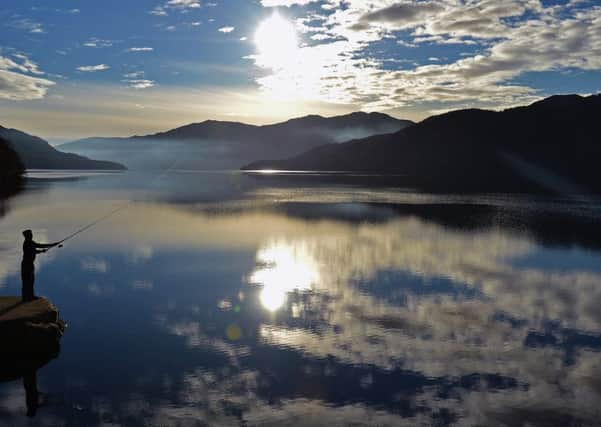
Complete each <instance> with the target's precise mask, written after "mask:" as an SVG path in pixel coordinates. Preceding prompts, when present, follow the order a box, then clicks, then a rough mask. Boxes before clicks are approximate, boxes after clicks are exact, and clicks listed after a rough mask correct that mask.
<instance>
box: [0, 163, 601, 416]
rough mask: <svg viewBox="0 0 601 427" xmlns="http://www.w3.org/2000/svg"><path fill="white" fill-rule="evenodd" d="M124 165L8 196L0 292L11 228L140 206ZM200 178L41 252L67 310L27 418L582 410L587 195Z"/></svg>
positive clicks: (10, 287) (9, 398) (600, 375)
mask: <svg viewBox="0 0 601 427" xmlns="http://www.w3.org/2000/svg"><path fill="white" fill-rule="evenodd" d="M134 178H135V177H134ZM134 178H131V177H130V178H127V177H125V178H119V177H115V176H109V177H106V176H98V177H88V178H87V179H85V180H80V181H53V182H52V183H51V184H48V185H47V186H43V185H42V186H41V187H40V185H39V184H36V188H35V189H33V190H32V189H31V188H30V189H29V190H26V191H25V192H24V193H23V194H21V195H20V196H18V197H16V198H14V199H12V200H11V202H10V205H11V207H10V209H9V210H8V211H7V214H6V216H5V217H4V218H2V220H1V222H0V238H1V241H2V244H1V249H0V250H1V251H2V252H1V253H2V256H1V257H0V283H2V284H3V285H0V286H3V287H1V288H0V292H2V294H14V293H15V292H16V290H17V289H19V286H20V283H19V278H18V262H19V253H18V245H19V235H18V233H19V232H20V230H21V229H22V228H25V227H24V226H25V225H26V224H27V225H28V226H30V227H31V228H33V229H34V231H35V232H36V234H37V233H38V232H39V233H41V235H42V236H43V237H48V239H54V238H58V237H60V236H62V235H67V234H69V232H70V231H72V230H73V229H76V228H77V227H79V226H81V225H82V223H85V222H86V220H88V219H90V218H94V217H97V216H98V213H99V212H100V213H102V212H105V211H107V210H110V209H109V208H108V207H110V206H111V205H112V203H121V202H122V201H123V200H125V199H131V198H136V200H138V199H137V198H138V197H140V190H139V188H137V187H136V183H137V181H136V180H135V179H134ZM122 179H130V181H128V185H127V186H118V185H117V183H120V182H122V181H120V180H122ZM203 182H205V177H204V176H203V175H201V174H174V176H170V177H166V178H164V181H163V182H161V185H160V186H159V188H160V190H156V191H147V192H146V193H144V196H143V197H141V198H140V199H139V201H137V202H135V203H133V204H132V206H131V208H129V209H127V210H125V211H122V212H120V213H119V215H116V216H114V217H112V218H111V219H110V220H108V221H106V222H105V223H103V224H102V226H99V227H96V228H93V229H91V230H90V231H89V233H86V234H82V235H81V236H79V237H78V239H74V240H73V241H72V243H71V244H69V245H67V246H65V248H63V249H61V250H60V251H57V252H55V253H54V254H52V255H51V258H48V259H45V260H44V261H43V262H44V263H43V264H42V265H41V266H39V275H38V282H37V283H36V286H38V288H37V289H38V292H39V293H40V294H43V295H48V296H51V298H52V300H53V301H55V302H56V303H57V305H59V306H60V307H61V312H62V314H63V315H64V316H65V318H68V319H70V321H71V323H70V327H69V333H68V334H66V335H65V337H64V339H63V342H62V350H61V354H60V356H59V358H58V359H56V360H54V361H53V363H52V364H50V365H48V366H46V367H44V368H42V369H40V370H39V372H38V377H39V378H38V383H39V384H40V387H41V388H43V390H45V391H47V393H48V395H49V399H48V400H49V402H51V404H49V405H46V406H45V407H44V408H42V409H40V410H39V411H38V414H37V419H38V420H39V422H40V423H45V424H47V425H81V424H85V425H100V424H111V423H112V424H125V425H148V424H150V425H160V424H176V423H180V424H181V425H196V424H215V425H240V424H246V425H283V424H288V425H328V426H331V425H341V426H342V425H348V424H349V423H355V424H357V425H395V426H397V425H411V426H413V425H422V424H423V425H430V424H438V425H465V426H471V425H524V424H529V425H540V426H549V425H558V426H559V425H562V426H563V425H596V424H597V423H598V420H599V419H600V416H601V413H600V411H601V410H600V409H599V408H601V405H600V404H601V368H600V366H599V350H600V349H601V311H600V310H599V307H600V306H601V262H600V261H601V252H600V251H601V239H597V238H596V237H597V234H598V233H599V231H598V230H599V229H600V228H599V222H600V218H601V215H600V214H599V213H600V212H601V209H600V207H601V204H599V203H598V202H597V201H591V200H581V201H574V200H568V201H561V200H557V199H553V198H539V199H538V200H537V201H529V200H527V199H524V198H521V197H517V196H509V195H507V196H473V197H457V196H433V195H423V194H413V193H410V192H400V191H399V190H395V189H390V190H389V189H379V190H378V189H369V188H366V187H360V186H351V187H349V186H343V185H335V184H328V185H327V186H318V185H315V186H306V187H303V188H300V189H299V188H288V187H287V185H278V184H277V181H268V182H265V181H263V180H261V181H260V182H258V183H257V182H255V181H253V180H252V178H251V177H239V176H230V175H227V174H224V175H223V176H219V177H216V176H215V175H211V176H209V177H207V178H206V182H210V184H206V185H204V184H202V183H203ZM272 182H275V184H274V185H271V183H272ZM184 183H194V184H195V185H196V187H194V185H183V184H184ZM267 184H270V185H267ZM208 187H210V188H208ZM173 188H181V193H178V195H177V197H174V196H173V194H174V193H173V191H172V189H173ZM194 192H197V193H194ZM40 206H43V208H44V217H43V218H40ZM107 206H108V207H107ZM44 233H45V234H46V235H44ZM21 387H22V386H21V384H17V383H14V384H11V383H7V384H5V385H0V423H2V424H7V425H21V424H23V425H25V424H26V423H27V419H26V418H25V417H24V415H23V414H24V413H25V411H24V409H23V407H22V406H23V399H22V396H21V395H22V391H21ZM52 402H55V403H54V404H52ZM57 402H60V403H57Z"/></svg>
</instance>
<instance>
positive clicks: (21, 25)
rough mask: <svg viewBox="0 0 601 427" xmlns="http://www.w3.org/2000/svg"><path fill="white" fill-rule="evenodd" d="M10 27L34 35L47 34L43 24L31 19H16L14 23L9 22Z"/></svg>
mask: <svg viewBox="0 0 601 427" xmlns="http://www.w3.org/2000/svg"><path fill="white" fill-rule="evenodd" d="M8 25H9V26H10V27H13V28H17V29H19V30H25V31H28V32H30V33H33V34H41V33H45V32H46V30H45V29H44V26H43V25H42V24H41V23H39V22H36V21H33V20H31V19H29V18H20V19H16V20H15V21H13V22H9V23H8Z"/></svg>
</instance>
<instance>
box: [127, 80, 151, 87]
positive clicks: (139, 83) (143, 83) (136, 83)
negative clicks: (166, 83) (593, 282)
mask: <svg viewBox="0 0 601 427" xmlns="http://www.w3.org/2000/svg"><path fill="white" fill-rule="evenodd" d="M124 81H125V82H126V83H127V85H128V86H129V87H130V88H132V89H148V88H151V87H153V86H154V85H155V82H154V81H153V80H148V79H128V80H124Z"/></svg>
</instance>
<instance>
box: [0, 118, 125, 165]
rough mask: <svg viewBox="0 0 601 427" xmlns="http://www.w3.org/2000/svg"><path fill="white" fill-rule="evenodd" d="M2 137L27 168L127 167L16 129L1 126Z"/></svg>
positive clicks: (0, 133)
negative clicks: (64, 149)
mask: <svg viewBox="0 0 601 427" xmlns="http://www.w3.org/2000/svg"><path fill="white" fill-rule="evenodd" d="M0 138H4V140H5V141H6V142H7V143H8V145H10V147H11V148H12V149H13V150H14V151H15V152H16V153H17V155H18V156H19V157H20V159H21V161H22V162H23V164H24V165H25V167H26V168H27V169H97V170H123V169H125V167H124V166H123V165H121V164H118V163H113V162H106V161H97V160H91V159H88V158H87V157H82V156H78V155H76V154H71V153H63V152H61V151H58V150H57V149H55V148H53V147H52V146H51V145H50V144H48V142H46V141H44V140H43V139H41V138H38V137H37V136H32V135H29V134H27V133H25V132H21V131H19V130H16V129H7V128H5V127H2V126H0Z"/></svg>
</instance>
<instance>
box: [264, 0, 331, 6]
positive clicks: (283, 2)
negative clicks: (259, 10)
mask: <svg viewBox="0 0 601 427" xmlns="http://www.w3.org/2000/svg"><path fill="white" fill-rule="evenodd" d="M317 1H319V0H261V5H262V6H263V7H278V6H285V7H290V6H305V5H307V4H309V3H315V2H317Z"/></svg>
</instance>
